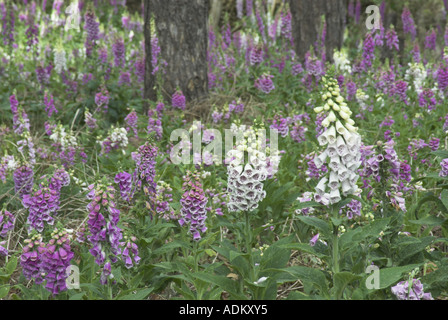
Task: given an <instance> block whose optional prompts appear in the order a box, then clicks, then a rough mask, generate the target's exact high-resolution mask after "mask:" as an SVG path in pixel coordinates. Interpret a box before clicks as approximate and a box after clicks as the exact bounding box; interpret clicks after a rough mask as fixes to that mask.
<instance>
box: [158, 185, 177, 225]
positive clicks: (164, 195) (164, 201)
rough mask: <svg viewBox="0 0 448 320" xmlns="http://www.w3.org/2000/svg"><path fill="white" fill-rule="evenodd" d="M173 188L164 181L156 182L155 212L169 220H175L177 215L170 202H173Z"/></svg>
mask: <svg viewBox="0 0 448 320" xmlns="http://www.w3.org/2000/svg"><path fill="white" fill-rule="evenodd" d="M172 192H173V189H171V187H170V185H169V184H168V183H166V182H164V181H160V180H159V181H158V182H157V195H156V198H155V201H156V205H155V207H156V212H157V215H158V216H159V217H162V219H165V220H166V221H169V220H177V218H178V217H177V215H176V212H175V211H174V209H173V208H172V207H171V205H170V203H171V202H173V194H172Z"/></svg>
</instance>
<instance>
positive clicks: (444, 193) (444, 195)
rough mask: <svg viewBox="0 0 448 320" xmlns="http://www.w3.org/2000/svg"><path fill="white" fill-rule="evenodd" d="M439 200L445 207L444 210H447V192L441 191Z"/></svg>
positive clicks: (445, 190)
mask: <svg viewBox="0 0 448 320" xmlns="http://www.w3.org/2000/svg"><path fill="white" fill-rule="evenodd" d="M440 200H441V201H442V203H443V205H444V206H445V209H448V190H447V189H443V190H442V193H441V194H440Z"/></svg>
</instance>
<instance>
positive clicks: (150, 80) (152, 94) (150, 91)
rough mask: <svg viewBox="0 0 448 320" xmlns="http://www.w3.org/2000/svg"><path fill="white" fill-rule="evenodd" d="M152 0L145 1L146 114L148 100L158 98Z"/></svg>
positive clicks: (144, 107)
mask: <svg viewBox="0 0 448 320" xmlns="http://www.w3.org/2000/svg"><path fill="white" fill-rule="evenodd" d="M150 10H151V6H150V0H145V3H144V22H145V27H144V34H145V89H144V94H143V97H144V99H145V100H146V101H145V103H144V105H143V113H144V114H146V112H147V111H148V107H149V103H148V100H156V99H157V95H156V91H155V88H154V86H155V77H154V75H153V74H152V70H153V67H152V63H151V14H150V12H151V11H150Z"/></svg>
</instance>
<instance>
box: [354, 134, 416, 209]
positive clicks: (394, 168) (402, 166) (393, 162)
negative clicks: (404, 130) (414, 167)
mask: <svg viewBox="0 0 448 320" xmlns="http://www.w3.org/2000/svg"><path fill="white" fill-rule="evenodd" d="M394 144H395V142H394V141H393V140H390V141H388V142H386V143H384V146H383V147H382V148H381V147H379V152H378V153H376V152H375V151H373V150H371V152H370V158H367V157H366V156H364V157H362V161H363V164H364V169H363V170H362V172H361V173H360V174H361V176H362V177H364V180H363V183H364V187H365V188H368V189H371V188H373V187H372V182H369V181H368V180H367V179H368V178H369V177H371V178H373V180H374V181H377V182H380V181H382V180H384V181H385V182H389V183H390V189H389V190H385V194H386V196H387V197H388V198H389V200H390V203H391V204H392V205H393V206H394V207H396V208H399V209H401V210H402V211H404V212H406V205H405V199H404V197H403V195H404V193H405V192H407V191H409V190H410V188H409V187H408V186H407V184H408V183H409V182H410V181H411V167H410V165H409V164H407V162H406V161H400V160H399V159H398V155H397V153H396V151H395V149H394ZM373 190H374V189H372V190H371V191H370V192H369V194H368V197H369V198H370V197H371V196H372V194H373Z"/></svg>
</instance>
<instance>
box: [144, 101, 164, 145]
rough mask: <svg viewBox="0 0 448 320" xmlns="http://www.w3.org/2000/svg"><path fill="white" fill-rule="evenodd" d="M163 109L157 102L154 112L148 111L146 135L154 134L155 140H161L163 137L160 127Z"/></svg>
mask: <svg viewBox="0 0 448 320" xmlns="http://www.w3.org/2000/svg"><path fill="white" fill-rule="evenodd" d="M163 108H164V104H163V103H162V102H159V103H158V104H157V107H156V110H152V109H150V110H148V126H147V128H146V129H147V131H148V133H151V132H154V134H155V137H156V139H157V140H160V139H162V136H163V127H162V111H163Z"/></svg>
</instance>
